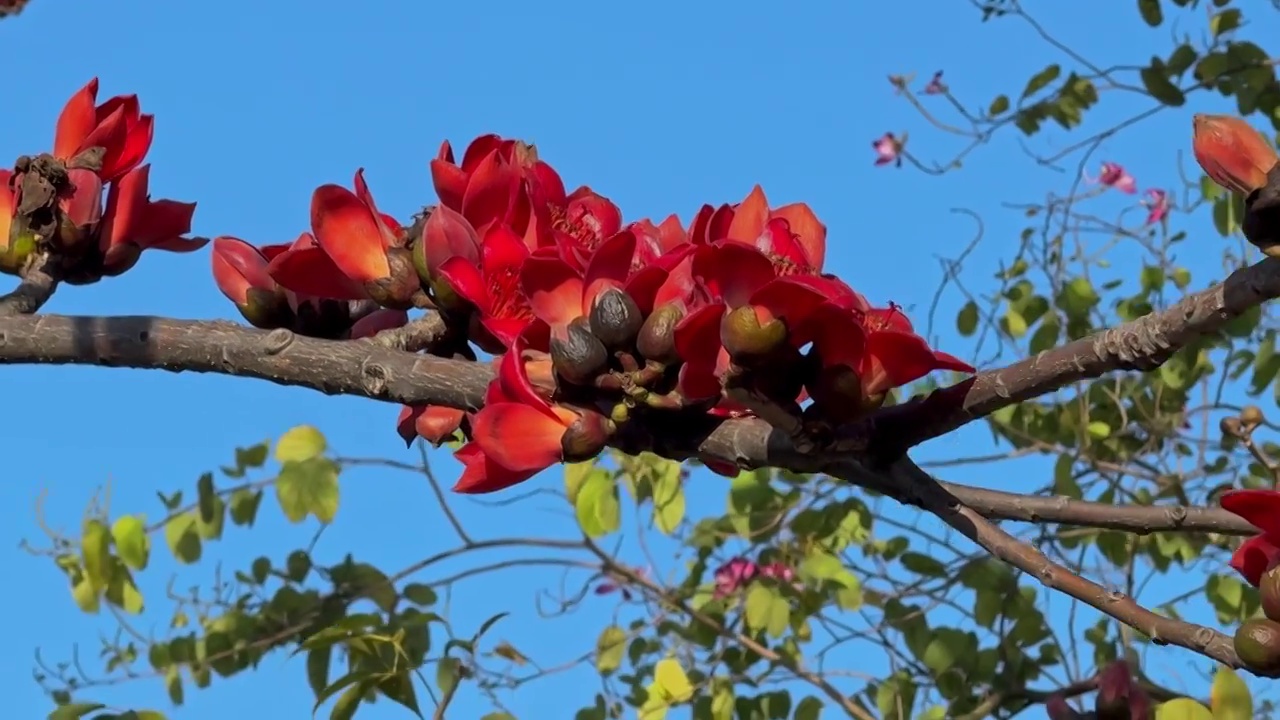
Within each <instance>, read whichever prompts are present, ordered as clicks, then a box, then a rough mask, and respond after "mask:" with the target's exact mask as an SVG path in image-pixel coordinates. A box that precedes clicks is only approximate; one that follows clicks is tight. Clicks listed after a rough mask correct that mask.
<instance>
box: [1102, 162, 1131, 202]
mask: <svg viewBox="0 0 1280 720" xmlns="http://www.w3.org/2000/svg"><path fill="white" fill-rule="evenodd" d="M1098 182H1100V183H1102V184H1103V185H1106V186H1108V187H1113V188H1115V189H1116V190H1119V191H1120V192H1122V193H1126V194H1129V195H1132V194H1134V193H1136V192H1138V181H1136V180H1134V179H1133V176H1132V175H1130V174H1129V171H1128V170H1125V169H1124V166H1122V165H1121V164H1120V163H1114V162H1104V163H1102V173H1101V174H1099V175H1098Z"/></svg>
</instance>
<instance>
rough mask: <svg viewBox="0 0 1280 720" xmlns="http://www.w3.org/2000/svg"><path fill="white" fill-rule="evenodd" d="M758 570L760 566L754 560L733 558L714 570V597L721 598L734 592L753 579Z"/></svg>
mask: <svg viewBox="0 0 1280 720" xmlns="http://www.w3.org/2000/svg"><path fill="white" fill-rule="evenodd" d="M759 572H760V567H759V566H758V565H756V564H755V563H754V562H752V561H750V560H748V559H746V558H744V557H735V558H733V559H732V560H730V561H729V562H727V563H725V564H724V565H721V566H720V567H719V569H717V570H716V573H715V580H716V590H715V593H714V597H717V598H722V597H725V596H726V595H732V594H734V593H735V592H737V591H739V590H741V589H742V588H743V587H745V586H746V585H747V583H749V582H751V581H752V580H754V579H755V577H756V575H757V574H759Z"/></svg>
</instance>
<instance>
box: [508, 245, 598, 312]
mask: <svg viewBox="0 0 1280 720" xmlns="http://www.w3.org/2000/svg"><path fill="white" fill-rule="evenodd" d="M520 286H521V287H522V288H523V289H524V294H525V297H527V298H528V299H529V307H531V308H532V309H533V314H534V315H536V316H537V317H538V318H539V319H540V320H542V321H543V322H546V323H547V324H549V325H551V326H552V327H556V326H563V325H567V324H569V322H570V321H571V320H573V319H574V318H577V317H581V316H582V305H583V303H582V295H583V289H584V288H583V283H582V277H581V276H579V275H578V272H577V271H576V270H574V269H573V268H571V267H569V265H568V264H567V263H565V262H564V261H563V260H561V259H560V258H555V257H530V258H528V259H527V260H525V261H524V266H523V267H521V268H520Z"/></svg>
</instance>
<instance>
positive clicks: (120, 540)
mask: <svg viewBox="0 0 1280 720" xmlns="http://www.w3.org/2000/svg"><path fill="white" fill-rule="evenodd" d="M111 538H112V539H113V540H114V541H115V543H116V554H117V555H119V556H120V559H121V560H123V561H124V564H125V565H128V566H129V567H131V568H133V569H134V570H145V569H146V567H147V561H148V560H149V559H150V557H151V538H150V537H149V536H148V535H147V527H146V518H144V517H143V516H141V515H123V516H121V517H119V518H117V519H116V521H115V522H114V523H112V525H111Z"/></svg>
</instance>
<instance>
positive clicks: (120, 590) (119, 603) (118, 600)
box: [105, 563, 143, 615]
mask: <svg viewBox="0 0 1280 720" xmlns="http://www.w3.org/2000/svg"><path fill="white" fill-rule="evenodd" d="M105 595H106V598H107V601H108V602H110V603H111V604H112V605H115V606H116V607H118V608H120V609H121V610H124V611H125V612H127V613H129V614H130V615H138V614H140V613H141V612H142V609H143V603H142V592H141V591H139V590H138V586H137V585H135V584H134V582H133V576H132V575H130V574H129V569H128V568H126V567H124V564H123V563H121V564H120V565H119V566H117V567H116V570H115V572H113V573H112V575H111V582H109V583H107V591H106V593H105Z"/></svg>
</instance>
